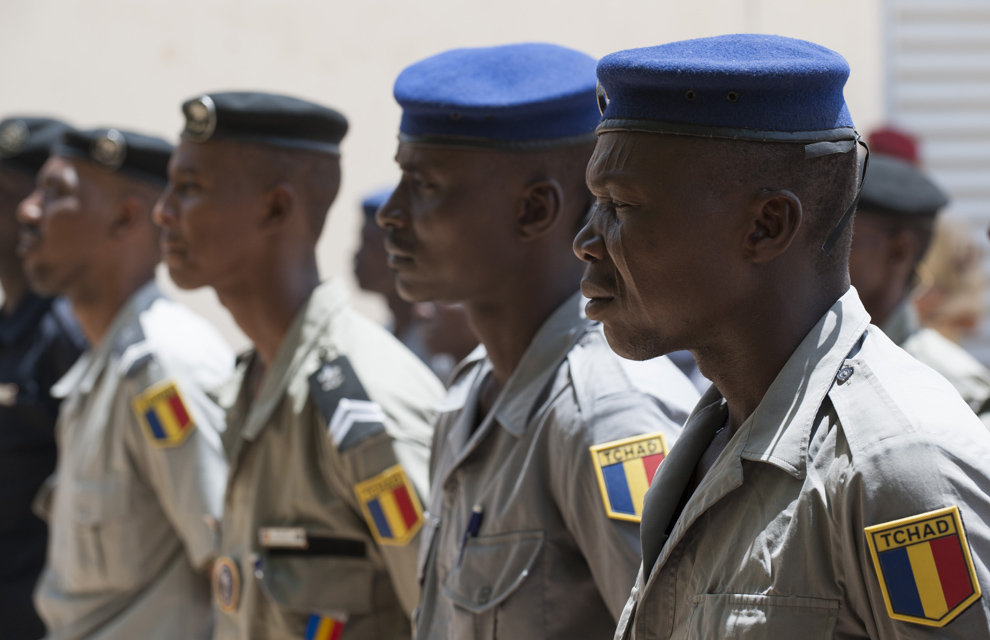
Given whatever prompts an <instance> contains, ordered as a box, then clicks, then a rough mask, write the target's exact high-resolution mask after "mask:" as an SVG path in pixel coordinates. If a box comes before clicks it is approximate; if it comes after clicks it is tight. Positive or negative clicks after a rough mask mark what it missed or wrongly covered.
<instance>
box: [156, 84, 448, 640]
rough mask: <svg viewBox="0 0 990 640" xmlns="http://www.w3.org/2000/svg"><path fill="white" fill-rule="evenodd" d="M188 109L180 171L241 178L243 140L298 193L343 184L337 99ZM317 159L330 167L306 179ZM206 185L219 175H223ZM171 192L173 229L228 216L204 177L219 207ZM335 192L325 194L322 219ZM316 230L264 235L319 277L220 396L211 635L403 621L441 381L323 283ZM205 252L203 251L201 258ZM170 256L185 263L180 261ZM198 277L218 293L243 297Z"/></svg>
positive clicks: (239, 97)
mask: <svg viewBox="0 0 990 640" xmlns="http://www.w3.org/2000/svg"><path fill="white" fill-rule="evenodd" d="M183 112H184V114H185V116H186V127H185V130H184V131H183V134H182V139H181V141H180V144H179V147H178V149H177V151H176V154H175V156H174V159H173V165H175V166H177V167H178V169H176V173H178V174H179V175H185V174H187V173H193V174H195V175H197V176H199V175H200V174H201V173H203V172H204V171H206V170H208V168H204V167H203V166H202V164H201V162H202V158H203V157H204V154H215V155H213V156H211V157H215V158H220V160H221V161H223V162H229V164H228V165H225V167H229V169H227V170H226V173H227V174H228V176H236V177H240V175H241V173H239V172H249V171H251V170H252V168H253V167H254V165H252V164H250V163H245V164H243V165H241V164H240V161H239V159H240V158H241V156H239V155H238V152H240V151H242V150H244V149H246V148H249V152H250V153H255V154H258V155H260V156H261V157H260V158H259V159H258V160H257V164H264V163H265V162H266V157H265V156H267V155H268V154H273V155H274V154H277V155H274V157H275V158H277V160H276V161H275V162H276V163H278V164H279V166H277V167H272V168H271V171H272V172H273V173H274V174H276V175H279V176H281V178H280V179H281V180H283V181H284V182H285V183H286V184H290V185H293V187H294V188H295V189H297V190H298V191H297V193H300V194H301V193H302V192H303V191H305V189H306V188H307V186H309V185H308V183H306V182H305V180H306V179H317V180H320V181H321V182H324V181H325V183H326V184H329V183H331V182H333V181H335V180H336V177H335V176H333V175H329V174H330V172H331V169H332V165H336V164H337V163H339V143H340V141H341V139H342V138H343V136H344V134H345V132H346V129H347V121H346V120H345V119H344V117H343V116H342V115H341V114H339V113H338V112H336V111H334V110H332V109H329V108H327V107H323V106H322V105H317V104H315V103H311V102H308V101H305V100H300V99H296V98H293V97H289V96H281V95H275V94H267V93H260V92H225V93H213V94H209V95H203V96H200V97H198V98H194V99H191V100H188V101H186V102H185V103H184V104H183ZM314 165H315V166H319V167H325V168H326V169H327V173H328V175H326V176H325V177H324V176H322V175H321V176H316V177H315V178H314V177H313V176H312V171H313V170H312V168H311V167H312V166H314ZM267 169H268V167H266V170H267ZM300 172H301V173H302V174H304V175H305V176H308V178H305V179H304V178H300V177H299V173H300ZM203 182H209V184H210V185H211V186H214V187H216V186H217V185H219V184H220V183H223V178H222V177H218V178H216V179H209V180H203ZM179 184H180V185H181V183H179ZM224 184H225V183H224ZM177 189H179V190H180V191H181V189H180V187H178V186H177V184H176V183H175V182H173V183H172V184H170V185H169V187H168V188H167V190H166V195H165V196H164V197H163V199H162V201H161V202H160V203H159V209H158V212H157V214H156V215H157V216H158V220H159V224H163V223H164V224H166V225H167V224H169V223H172V222H173V221H174V223H175V224H176V225H178V226H179V227H180V228H179V229H173V228H172V227H166V232H173V231H174V233H176V234H178V233H180V232H181V231H183V229H182V228H181V225H180V223H181V220H182V217H183V216H184V215H188V216H189V219H191V220H192V219H195V216H196V215H199V216H203V215H207V216H210V215H214V216H218V215H222V213H218V210H219V211H224V210H223V209H222V207H223V206H224V205H225V203H226V201H225V200H224V199H223V197H222V196H216V199H215V200H209V198H211V197H213V195H214V192H213V191H211V190H210V189H209V188H207V187H203V188H202V191H201V194H200V195H202V197H203V198H204V199H205V200H207V201H208V202H211V203H212V204H213V205H214V207H213V208H211V207H202V208H200V209H198V210H195V211H192V212H189V211H187V210H184V209H182V207H183V205H184V203H185V200H184V199H183V197H182V194H181V193H177ZM333 191H334V193H335V191H336V189H334V190H333ZM224 193H226V192H224ZM259 197H260V196H259ZM326 197H327V198H329V199H330V200H332V197H333V195H332V194H331V195H328V196H326ZM329 204H330V202H323V201H322V200H321V201H320V203H319V206H320V208H321V211H320V213H321V214H322V216H321V220H320V222H321V223H322V220H323V219H325V215H326V207H328V206H329ZM265 206H267V205H265ZM299 211H300V209H294V210H293V213H296V212H299ZM307 215H308V212H307ZM317 227H319V229H321V228H322V224H319V225H313V224H312V221H311V220H310V219H309V218H307V223H306V226H305V231H304V232H302V233H299V234H297V235H293V236H291V239H290V240H285V239H284V237H283V236H275V237H266V238H265V241H266V242H270V243H276V242H292V243H293V247H294V248H295V252H294V253H295V255H293V256H292V257H291V259H290V258H285V259H280V257H279V256H275V257H272V258H270V259H269V258H268V257H266V259H265V260H266V261H269V262H270V264H266V265H265V267H264V268H265V269H271V270H273V271H277V272H281V273H287V274H289V276H290V279H293V280H297V281H300V282H308V281H309V279H310V277H312V279H313V282H314V288H313V289H312V291H311V292H309V293H308V297H306V298H304V300H303V302H302V303H301V308H300V309H299V310H298V311H297V312H296V313H295V314H294V316H293V318H292V320H291V323H290V325H289V326H288V327H287V329H285V330H284V331H283V332H282V333H280V336H281V337H280V339H279V341H277V342H276V344H275V345H274V346H275V348H274V349H273V355H270V356H269V357H270V358H271V360H270V361H264V360H263V359H262V356H261V355H260V351H259V349H258V348H257V347H255V348H253V349H252V350H250V351H249V352H247V353H246V354H244V355H243V356H242V357H241V358H240V359H239V364H238V367H237V372H236V374H235V376H234V378H233V379H232V380H231V381H230V382H229V384H228V385H226V386H225V388H224V391H223V393H222V394H221V403H222V404H223V406H224V407H225V408H226V409H227V431H226V433H225V435H224V443H225V447H226V449H227V452H228V457H229V460H230V471H229V477H228V480H227V491H226V495H225V499H224V514H223V521H222V523H221V527H220V529H221V535H220V558H219V559H218V560H217V562H216V563H215V566H214V571H213V600H214V611H215V614H216V629H215V632H214V636H213V637H214V638H215V639H218V640H219V639H223V640H228V639H229V640H235V639H236V640H240V639H242V638H264V639H266V640H281V639H285V640H289V639H302V638H306V640H331V639H332V640H336V639H337V638H342V639H343V640H361V639H362V638H363V639H366V640H377V639H379V638H403V637H406V638H407V637H409V635H410V632H411V629H410V624H409V614H410V613H411V611H412V609H413V607H414V606H415V605H416V601H417V599H418V597H419V589H418V586H417V584H416V575H415V572H416V555H417V548H418V541H419V532H420V530H421V529H422V524H423V515H422V513H423V511H422V506H421V502H420V496H421V495H425V492H426V486H427V485H426V481H427V477H426V469H427V462H428V459H429V442H430V437H431V434H432V429H431V427H430V423H431V421H432V419H433V417H434V410H435V406H436V405H437V403H438V402H439V400H440V398H441V397H442V393H443V386H442V385H441V384H440V382H439V381H438V380H437V379H436V377H435V376H434V375H433V374H432V373H431V372H430V371H429V369H427V368H426V365H424V364H423V363H422V362H421V361H420V360H419V359H418V358H416V356H414V355H413V354H412V353H411V352H410V351H408V350H407V349H406V348H405V347H403V346H402V345H401V344H400V343H399V342H398V341H397V340H396V339H395V338H393V337H392V336H391V335H389V334H388V333H387V332H386V331H385V330H384V329H382V328H380V327H378V326H377V325H375V324H374V323H373V322H371V321H369V320H367V319H365V318H364V317H362V316H361V315H359V314H358V313H357V312H356V311H354V310H353V309H352V308H351V306H350V304H349V302H348V299H347V295H346V293H345V290H344V287H343V285H342V284H341V283H338V282H335V281H329V282H324V283H323V284H317V283H316V281H317V280H318V273H316V269H315V244H316V238H317V237H318V235H319V229H318V228H317ZM194 232H195V229H193V230H191V231H190V232H189V233H188V234H187V235H185V236H183V237H184V238H185V240H186V241H187V242H188V243H189V244H190V245H195V244H196V242H197V241H202V238H199V237H198V236H196V235H194ZM258 233H259V234H261V233H263V231H258ZM208 254H209V250H203V256H202V257H203V259H204V260H209V255H208ZM299 255H307V256H308V255H312V257H313V260H312V263H311V264H312V265H313V266H312V271H310V270H309V269H310V266H309V265H307V266H305V267H300V266H299V263H298V262H296V261H295V259H296V258H297V256H299ZM250 258H251V260H258V259H260V258H257V255H256V254H252V255H251V256H250ZM169 266H170V270H171V271H172V272H173V273H177V272H178V268H179V265H177V264H173V263H171V262H170V263H169ZM196 277H198V276H196ZM203 277H204V279H206V280H207V282H205V284H211V285H214V286H215V288H216V289H217V291H218V295H219V296H220V298H221V300H222V301H224V303H225V304H228V303H229V302H230V301H231V300H232V299H233V298H234V297H236V294H230V293H229V292H228V290H227V289H223V288H222V287H223V284H224V283H216V282H213V281H209V278H208V277H207V276H203ZM241 277H245V276H241ZM249 277H251V276H246V278H249ZM293 284H294V283H293ZM238 286H239V285H238ZM230 307H231V310H232V311H233V312H234V319H235V320H236V321H238V322H239V323H241V322H243V321H244V318H243V317H241V316H239V315H238V313H237V308H236V305H230Z"/></svg>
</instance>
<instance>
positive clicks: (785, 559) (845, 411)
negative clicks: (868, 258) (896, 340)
mask: <svg viewBox="0 0 990 640" xmlns="http://www.w3.org/2000/svg"><path fill="white" fill-rule="evenodd" d="M869 322H870V318H869V316H868V315H867V313H866V311H865V309H864V308H863V305H862V303H861V302H860V300H859V297H858V296H857V294H856V292H855V290H854V289H850V290H849V291H848V292H847V293H846V294H845V295H844V296H842V297H841V298H840V299H839V300H838V301H837V302H836V303H835V304H834V305H833V306H832V308H831V309H830V310H829V311H828V312H827V313H826V314H825V315H824V316H823V317H822V319H821V320H820V321H819V323H818V324H817V325H816V326H815V327H814V329H812V330H811V332H810V333H809V334H808V335H807V337H806V338H805V339H804V340H803V342H802V343H801V344H800V345H799V346H798V348H797V349H796V350H795V352H794V353H793V355H792V356H791V358H790V359H789V360H788V361H787V363H786V364H785V365H784V368H783V369H782V370H781V372H780V373H779V374H778V376H777V378H776V379H775V380H774V382H773V384H772V385H771V386H770V388H769V390H768V391H767V393H766V395H765V396H764V397H763V400H762V402H761V403H760V405H759V406H758V407H757V408H756V410H755V411H754V412H753V414H752V415H751V416H750V417H749V418H747V419H746V421H745V422H744V423H743V424H742V425H741V427H740V428H739V430H738V431H737V432H736V433H735V434H734V435H733V437H732V439H731V440H730V441H729V443H728V445H727V446H726V448H725V449H724V450H723V452H722V453H721V455H720V456H719V457H718V459H717V460H716V462H715V464H714V465H713V466H712V468H711V469H710V470H709V471H708V473H707V474H706V475H705V477H704V478H703V480H702V481H701V483H700V484H699V485H698V487H697V488H696V489H695V490H694V492H693V493H691V494H690V497H689V499H688V500H687V501H686V504H685V505H684V506H683V508H682V509H681V510H680V512H679V514H678V508H679V505H680V504H681V502H682V496H683V495H685V492H686V491H690V488H689V487H690V482H691V478H692V476H693V474H694V471H695V468H696V465H697V463H698V460H699V458H700V457H701V455H702V453H703V452H704V450H705V449H706V448H707V447H708V444H709V443H710V442H711V440H712V438H713V434H714V433H715V432H716V430H717V429H718V428H719V427H721V426H722V425H723V424H725V421H726V419H727V410H726V408H725V404H724V400H723V398H722V397H721V395H720V394H719V392H718V390H717V389H715V388H712V389H710V390H709V391H708V392H707V393H706V394H705V395H704V396H703V397H702V399H701V402H699V404H698V407H697V409H696V410H695V412H694V413H693V414H692V415H691V418H689V419H688V422H687V424H686V425H685V427H684V432H683V433H682V435H681V438H680V440H679V441H678V445H677V447H676V448H675V449H674V450H673V451H672V452H671V454H670V456H668V458H667V460H666V461H665V462H664V464H663V465H662V466H661V467H660V469H659V471H658V472H657V476H656V478H655V480H654V483H653V486H652V488H651V490H650V492H649V493H648V494H647V497H646V505H645V507H644V515H643V523H642V540H643V565H644V566H645V567H648V570H647V571H646V578H645V584H644V573H643V572H642V571H641V572H640V576H639V578H638V579H637V582H636V585H635V586H634V588H633V590H632V595H631V596H630V599H629V602H628V603H627V605H626V608H625V610H624V611H623V615H622V619H621V620H620V623H619V628H618V631H617V632H616V636H615V637H616V638H625V637H632V638H635V639H636V640H653V639H656V638H677V639H678V640H687V639H699V640H700V639H705V640H713V639H718V638H734V639H735V638H774V639H776V638H800V639H801V640H817V639H825V638H846V639H850V638H874V639H878V640H887V639H893V638H967V639H971V640H974V639H979V638H990V608H988V604H987V596H986V595H984V596H983V597H982V598H979V597H978V596H975V588H976V586H975V583H978V584H979V585H981V586H982V588H983V589H984V590H985V589H987V588H988V586H990V570H988V564H987V563H988V559H990V526H988V518H990V467H988V465H987V461H988V460H990V434H988V433H987V430H986V429H985V428H984V427H983V426H982V425H981V424H980V421H979V420H978V419H977V418H976V417H975V416H974V415H973V414H972V412H971V411H969V409H968V408H967V407H966V405H965V403H964V402H962V400H961V399H960V398H959V394H958V393H956V391H955V390H954V389H953V388H952V387H951V386H950V385H949V384H948V383H946V382H945V380H944V379H943V378H941V377H940V376H938V375H936V374H934V373H933V372H932V371H931V370H930V369H928V368H927V367H925V366H923V365H921V364H919V363H918V362H917V361H916V360H914V359H913V358H911V357H910V356H909V355H907V354H906V353H905V352H904V351H902V350H901V349H899V348H897V347H896V346H895V345H894V344H893V343H892V342H891V341H890V340H889V339H888V338H887V336H885V335H884V334H883V333H882V332H881V331H880V330H879V329H877V328H876V327H874V326H871V325H870V324H869ZM953 507H955V508H957V509H958V513H959V515H960V517H961V522H962V526H963V527H964V530H965V533H966V535H967V536H968V543H962V541H961V538H960V536H959V535H958V531H959V530H960V529H961V528H960V527H956V526H955V525H954V524H953V523H952V519H953V516H952V515H951V514H949V515H946V514H945V513H942V514H939V515H933V516H928V517H923V518H920V519H919V518H918V517H917V516H919V515H922V514H929V513H930V512H933V511H934V512H938V511H940V510H945V509H952V508H953ZM900 519H909V520H907V521H906V522H903V523H900V524H897V522H896V521H898V520H900ZM925 520H927V521H928V523H927V525H930V526H927V525H926V523H925V522H922V521H925ZM950 525H951V526H950ZM872 527H877V528H876V529H868V528H872ZM871 541H872V543H873V545H874V547H875V549H874V551H875V552H876V554H877V562H876V563H875V562H874V558H873V553H874V551H871ZM943 545H948V547H946V548H949V549H950V551H953V552H954V553H955V556H954V557H940V556H938V555H934V556H933V553H934V551H933V550H936V551H937V550H938V549H941V548H943ZM969 548H971V549H972V560H973V563H974V566H975V570H974V571H973V572H970V571H969V569H968V567H966V566H965V562H963V560H964V550H965V549H969ZM925 555H927V556H928V558H927V560H926V559H925ZM933 557H934V560H933ZM936 569H937V571H936V573H940V575H935V574H933V573H932V571H933V570H936ZM970 573H972V574H973V575H970ZM970 578H972V582H971V580H970ZM939 598H941V601H940V602H939ZM974 599H975V601H974ZM888 602H890V604H891V610H888V604H887V603H888ZM894 616H897V617H896V618H895V617H894ZM953 616H954V617H953ZM919 618H920V619H921V620H920V621H919V620H918V619H919ZM910 619H915V621H910ZM933 624H944V626H942V627H938V626H929V625H933Z"/></svg>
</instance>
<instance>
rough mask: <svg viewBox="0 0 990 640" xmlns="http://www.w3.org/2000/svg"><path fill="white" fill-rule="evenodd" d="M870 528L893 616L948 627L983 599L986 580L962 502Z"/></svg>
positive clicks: (868, 532)
mask: <svg viewBox="0 0 990 640" xmlns="http://www.w3.org/2000/svg"><path fill="white" fill-rule="evenodd" d="M864 531H865V532H866V541H867V543H868V544H869V547H870V555H871V556H872V557H873V566H874V567H875V568H876V570H877V577H878V578H879V579H880V588H881V590H882V591H883V598H884V601H886V603H887V613H888V614H889V615H890V617H891V618H893V619H895V620H905V621H907V622H916V623H918V624H924V625H929V626H932V627H942V626H945V624H946V623H948V622H949V621H950V620H952V619H953V618H955V617H956V616H957V615H959V614H960V613H962V611H963V610H964V609H965V608H966V607H968V606H969V605H970V604H971V603H972V602H974V601H976V600H979V598H980V583H979V582H978V581H977V579H976V571H975V570H974V568H973V558H972V556H971V555H970V551H969V543H968V542H966V532H965V531H964V530H963V526H962V518H960V517H959V509H958V508H957V507H954V506H953V507H946V508H945V509H938V510H937V511H929V512H928V513H923V514H920V515H917V516H911V517H910V518H903V519H901V520H895V521H893V522H885V523H883V524H877V525H873V526H871V527H866V528H865V529H864Z"/></svg>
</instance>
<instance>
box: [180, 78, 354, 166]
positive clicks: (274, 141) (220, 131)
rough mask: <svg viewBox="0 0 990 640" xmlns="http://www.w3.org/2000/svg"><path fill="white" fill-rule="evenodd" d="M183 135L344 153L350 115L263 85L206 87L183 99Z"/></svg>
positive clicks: (207, 139) (329, 152)
mask: <svg viewBox="0 0 990 640" xmlns="http://www.w3.org/2000/svg"><path fill="white" fill-rule="evenodd" d="M182 114H183V116H185V119H186V121H185V127H184V129H183V131H182V136H183V138H186V139H189V140H193V141H195V142H209V141H211V140H234V141H238V142H246V143H249V144H260V145H265V146H270V147H275V148H280V149H300V150H306V151H315V152H318V153H328V154H332V155H339V154H340V141H341V140H342V139H343V138H344V134H346V133H347V119H346V118H345V117H344V116H343V115H342V114H341V113H339V112H337V111H335V110H333V109H331V108H329V107H324V106H322V105H319V104H316V103H315V102H310V101H308V100H302V99H299V98H294V97H291V96H285V95H279V94H275V93H264V92H260V91H223V92H216V93H205V94H203V95H200V96H197V97H195V98H190V99H189V100H186V101H185V102H184V103H183V104H182Z"/></svg>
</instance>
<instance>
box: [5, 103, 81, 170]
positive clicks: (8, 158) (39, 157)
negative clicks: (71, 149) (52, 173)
mask: <svg viewBox="0 0 990 640" xmlns="http://www.w3.org/2000/svg"><path fill="white" fill-rule="evenodd" d="M68 128H69V125H67V124H65V123H64V122H61V121H59V120H55V119H53V118H37V117H30V116H23V117H12V118H7V119H5V120H3V121H2V122H0V160H3V165H4V166H9V167H13V168H15V169H19V170H21V171H23V172H26V173H30V174H32V175H34V174H35V173H37V172H38V169H40V168H41V165H43V164H45V160H47V159H48V156H49V154H50V152H51V149H52V147H53V146H54V145H55V143H56V142H58V141H59V140H60V139H61V137H62V134H63V133H64V132H65V131H66V129H68Z"/></svg>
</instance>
